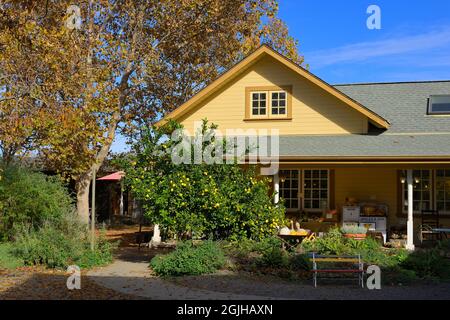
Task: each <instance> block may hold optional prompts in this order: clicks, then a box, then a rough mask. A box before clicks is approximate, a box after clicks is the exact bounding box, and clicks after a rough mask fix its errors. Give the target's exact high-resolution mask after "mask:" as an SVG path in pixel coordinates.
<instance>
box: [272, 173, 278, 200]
mask: <svg viewBox="0 0 450 320" xmlns="http://www.w3.org/2000/svg"><path fill="white" fill-rule="evenodd" d="M273 190H274V191H275V196H274V197H273V202H274V203H275V204H277V203H278V202H279V201H280V176H279V175H278V172H277V173H276V174H275V175H274V176H273Z"/></svg>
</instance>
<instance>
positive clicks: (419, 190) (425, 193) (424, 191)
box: [402, 170, 433, 213]
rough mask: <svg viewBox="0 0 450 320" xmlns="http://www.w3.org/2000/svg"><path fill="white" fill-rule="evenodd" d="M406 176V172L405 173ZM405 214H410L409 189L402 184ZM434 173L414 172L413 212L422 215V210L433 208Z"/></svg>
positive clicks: (428, 171) (425, 171) (427, 171)
mask: <svg viewBox="0 0 450 320" xmlns="http://www.w3.org/2000/svg"><path fill="white" fill-rule="evenodd" d="M403 176H406V171H405V172H403ZM402 186H403V187H402V189H403V191H402V201H403V212H404V213H406V212H408V188H407V186H408V185H407V184H406V183H403V184H402ZM431 192H432V171H431V170H413V212H414V213H421V212H422V210H431V209H432V208H433V203H432V198H431Z"/></svg>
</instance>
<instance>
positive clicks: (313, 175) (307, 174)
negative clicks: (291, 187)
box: [303, 169, 329, 211]
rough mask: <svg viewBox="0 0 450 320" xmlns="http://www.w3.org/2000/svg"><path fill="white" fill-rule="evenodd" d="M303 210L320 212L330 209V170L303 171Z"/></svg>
mask: <svg viewBox="0 0 450 320" xmlns="http://www.w3.org/2000/svg"><path fill="white" fill-rule="evenodd" d="M303 177H304V178H303V209H304V210H305V211H319V210H323V209H326V208H328V207H329V170H323V169H308V170H303Z"/></svg>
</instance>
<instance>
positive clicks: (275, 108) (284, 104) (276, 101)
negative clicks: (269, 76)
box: [245, 86, 292, 120]
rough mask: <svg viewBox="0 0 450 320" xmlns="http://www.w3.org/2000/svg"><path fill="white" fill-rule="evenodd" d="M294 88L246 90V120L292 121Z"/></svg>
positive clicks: (275, 87) (256, 88)
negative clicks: (292, 93)
mask: <svg viewBox="0 0 450 320" xmlns="http://www.w3.org/2000/svg"><path fill="white" fill-rule="evenodd" d="M291 92H292V86H282V87H277V86H270V87H250V88H246V90H245V93H246V112H245V115H246V119H245V120H267V119H279V120H290V119H291V114H292V113H291V112H292V111H291V100H292V98H291Z"/></svg>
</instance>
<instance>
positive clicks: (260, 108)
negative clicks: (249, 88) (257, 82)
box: [252, 92, 267, 116]
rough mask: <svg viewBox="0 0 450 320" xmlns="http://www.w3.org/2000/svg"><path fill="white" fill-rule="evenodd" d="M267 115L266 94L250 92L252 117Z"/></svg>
mask: <svg viewBox="0 0 450 320" xmlns="http://www.w3.org/2000/svg"><path fill="white" fill-rule="evenodd" d="M266 114H267V93H266V92H252V115H254V116H264V115H266Z"/></svg>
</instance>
